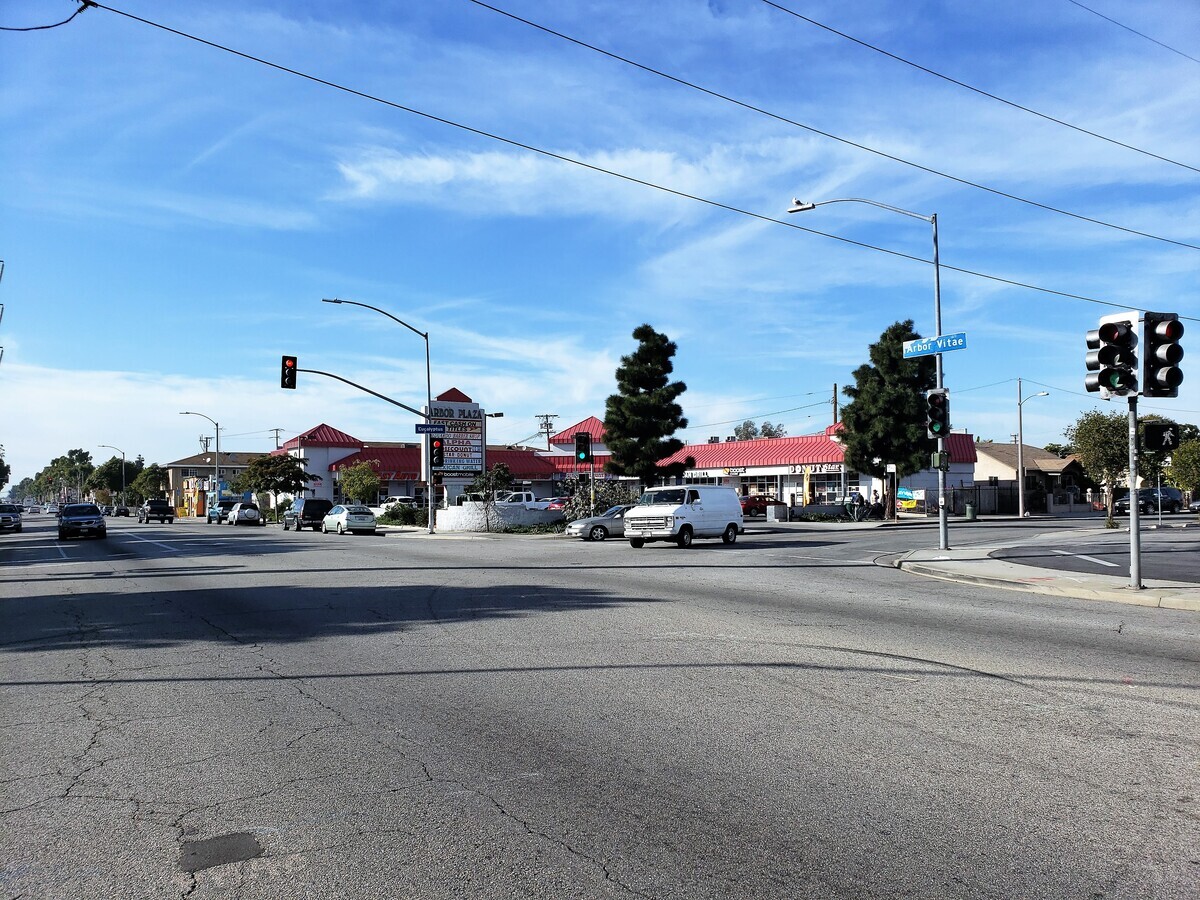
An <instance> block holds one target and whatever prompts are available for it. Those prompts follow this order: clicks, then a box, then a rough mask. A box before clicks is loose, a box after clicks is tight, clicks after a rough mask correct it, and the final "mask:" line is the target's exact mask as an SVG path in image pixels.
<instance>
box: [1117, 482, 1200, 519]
mask: <svg viewBox="0 0 1200 900" xmlns="http://www.w3.org/2000/svg"><path fill="white" fill-rule="evenodd" d="M1129 497H1130V495H1129V494H1126V495H1125V496H1124V497H1122V498H1121V499H1119V500H1118V501H1117V502H1116V503H1114V504H1113V512H1114V513H1115V514H1117V515H1121V516H1127V515H1129ZM1137 498H1138V499H1137V503H1138V511H1139V512H1143V513H1156V512H1158V507H1159V504H1160V503H1161V504H1162V511H1163V512H1164V513H1177V512H1179V511H1180V510H1181V509H1183V493H1182V492H1181V491H1180V490H1179V488H1173V487H1165V488H1162V489H1161V493H1160V489H1158V488H1142V489H1141V490H1140V491H1138V492H1137Z"/></svg>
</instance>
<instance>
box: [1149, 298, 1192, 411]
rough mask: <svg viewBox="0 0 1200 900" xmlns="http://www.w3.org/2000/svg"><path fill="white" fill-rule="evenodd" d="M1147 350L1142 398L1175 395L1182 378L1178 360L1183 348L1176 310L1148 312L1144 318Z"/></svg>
mask: <svg viewBox="0 0 1200 900" xmlns="http://www.w3.org/2000/svg"><path fill="white" fill-rule="evenodd" d="M1145 325H1146V328H1145V335H1146V349H1145V351H1144V356H1143V357H1142V359H1143V366H1144V368H1143V370H1142V396H1143V397H1178V396H1179V385H1180V383H1181V382H1182V381H1183V370H1182V369H1181V368H1179V361H1180V360H1181V359H1183V348H1182V347H1180V346H1179V339H1180V338H1181V337H1183V323H1182V322H1180V321H1179V316H1177V315H1176V314H1175V313H1156V312H1148V313H1146V317H1145Z"/></svg>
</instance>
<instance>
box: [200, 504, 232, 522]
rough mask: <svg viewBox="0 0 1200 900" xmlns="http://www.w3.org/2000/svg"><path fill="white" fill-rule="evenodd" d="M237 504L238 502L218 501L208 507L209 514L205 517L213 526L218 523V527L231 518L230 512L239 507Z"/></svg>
mask: <svg viewBox="0 0 1200 900" xmlns="http://www.w3.org/2000/svg"><path fill="white" fill-rule="evenodd" d="M237 504H238V502H237V501H236V500H218V501H217V502H216V503H214V504H212V505H210V506H209V507H208V512H206V513H205V517H206V518H207V519H208V524H209V525H212V524H213V523H216V524H217V525H220V524H222V523H223V522H225V521H226V519H227V518H228V516H229V511H230V510H231V509H233V508H234V507H235V506H237Z"/></svg>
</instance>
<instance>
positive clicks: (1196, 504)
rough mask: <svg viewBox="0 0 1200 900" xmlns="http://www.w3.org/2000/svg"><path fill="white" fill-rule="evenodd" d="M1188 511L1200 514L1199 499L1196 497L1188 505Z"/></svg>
mask: <svg viewBox="0 0 1200 900" xmlns="http://www.w3.org/2000/svg"><path fill="white" fill-rule="evenodd" d="M1188 511H1189V512H1194V513H1200V497H1197V498H1196V499H1195V500H1193V501H1192V502H1191V503H1189V504H1188Z"/></svg>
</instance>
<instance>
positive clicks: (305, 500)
mask: <svg viewBox="0 0 1200 900" xmlns="http://www.w3.org/2000/svg"><path fill="white" fill-rule="evenodd" d="M331 509H333V502H332V501H330V500H324V499H322V498H320V497H297V498H296V500H295V502H294V503H293V504H292V508H291V509H289V510H288V511H287V512H285V513H284V514H283V530H284V531H287V530H289V529H291V528H295V529H296V530H297V531H301V530H303V529H304V528H311V529H313V531H316V530H317V529H318V528H320V527H321V522H323V521H324V520H325V513H327V512H329V510H331Z"/></svg>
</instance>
